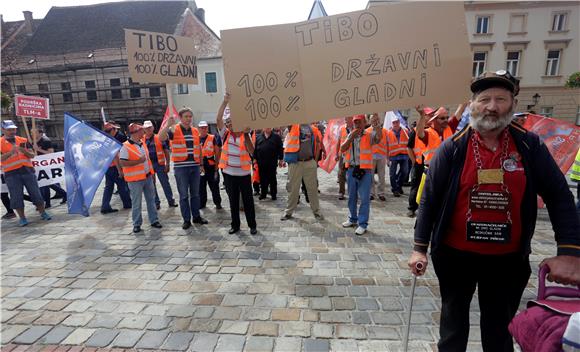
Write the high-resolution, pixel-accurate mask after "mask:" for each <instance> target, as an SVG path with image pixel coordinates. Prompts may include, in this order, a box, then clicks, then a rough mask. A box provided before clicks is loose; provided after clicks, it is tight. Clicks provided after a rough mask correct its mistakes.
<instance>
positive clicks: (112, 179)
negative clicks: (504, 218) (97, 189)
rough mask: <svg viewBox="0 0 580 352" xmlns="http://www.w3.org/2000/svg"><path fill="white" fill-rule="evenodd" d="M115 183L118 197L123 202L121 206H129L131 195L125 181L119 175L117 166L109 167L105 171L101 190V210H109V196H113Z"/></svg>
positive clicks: (126, 207)
mask: <svg viewBox="0 0 580 352" xmlns="http://www.w3.org/2000/svg"><path fill="white" fill-rule="evenodd" d="M115 184H116V185H117V189H118V190H119V197H121V201H122V202H123V208H125V209H128V208H131V197H130V196H129V188H127V182H125V180H124V179H123V178H122V177H119V171H117V167H115V166H113V167H110V168H109V169H108V170H107V172H105V190H104V191H103V201H102V203H101V211H103V210H111V198H112V197H113V188H114V187H115Z"/></svg>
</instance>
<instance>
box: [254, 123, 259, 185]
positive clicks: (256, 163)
mask: <svg viewBox="0 0 580 352" xmlns="http://www.w3.org/2000/svg"><path fill="white" fill-rule="evenodd" d="M256 135H257V133H256V131H253V132H252V143H254V146H255V145H256ZM252 183H260V171H259V169H258V160H256V159H254V161H253V163H252Z"/></svg>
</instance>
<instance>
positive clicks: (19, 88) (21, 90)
mask: <svg viewBox="0 0 580 352" xmlns="http://www.w3.org/2000/svg"><path fill="white" fill-rule="evenodd" d="M16 92H17V93H18V94H26V86H16Z"/></svg>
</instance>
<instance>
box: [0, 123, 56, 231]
mask: <svg viewBox="0 0 580 352" xmlns="http://www.w3.org/2000/svg"><path fill="white" fill-rule="evenodd" d="M16 130H17V127H16V125H15V124H14V122H12V120H4V121H2V138H0V146H1V153H2V157H1V159H2V163H1V164H2V171H3V172H4V179H5V181H6V186H8V193H9V194H10V208H12V209H13V210H15V211H16V213H17V214H18V217H20V226H26V225H28V220H27V219H26V216H25V215H24V193H23V189H24V187H26V191H27V192H28V194H29V195H30V198H31V200H32V203H33V204H34V205H36V209H37V210H38V212H39V213H40V217H41V218H42V219H43V220H50V219H51V216H50V215H49V214H48V213H47V212H46V211H45V210H44V199H42V195H41V194H40V188H39V187H38V181H37V180H36V173H35V172H34V168H33V167H32V162H31V160H30V159H32V158H33V157H34V153H33V152H32V145H30V143H28V141H27V139H26V138H22V137H19V136H17V135H16Z"/></svg>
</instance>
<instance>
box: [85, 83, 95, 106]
mask: <svg viewBox="0 0 580 352" xmlns="http://www.w3.org/2000/svg"><path fill="white" fill-rule="evenodd" d="M96 87H97V85H96V84H95V81H85V88H86V89H87V100H88V101H95V100H97V99H98V97H97V91H96V90H95V88H96Z"/></svg>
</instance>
